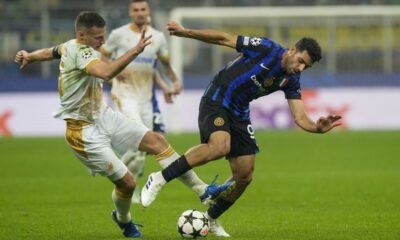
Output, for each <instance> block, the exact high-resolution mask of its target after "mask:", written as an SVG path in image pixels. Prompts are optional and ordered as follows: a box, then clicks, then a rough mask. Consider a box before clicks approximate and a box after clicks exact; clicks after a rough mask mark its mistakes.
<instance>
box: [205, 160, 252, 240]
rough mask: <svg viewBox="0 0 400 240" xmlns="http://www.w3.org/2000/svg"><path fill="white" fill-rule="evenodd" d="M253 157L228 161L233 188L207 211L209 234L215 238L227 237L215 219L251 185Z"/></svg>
mask: <svg viewBox="0 0 400 240" xmlns="http://www.w3.org/2000/svg"><path fill="white" fill-rule="evenodd" d="M254 161H255V155H246V156H240V157H236V158H231V159H229V163H230V166H231V170H232V178H233V180H234V181H235V183H236V184H235V186H234V188H232V189H231V191H229V192H227V194H224V196H222V197H220V198H219V199H218V200H217V201H216V203H215V204H214V205H213V206H211V207H210V208H209V209H208V211H207V216H208V218H209V220H210V232H212V233H214V234H215V235H216V236H220V237H229V234H228V233H227V232H226V231H225V230H224V229H223V227H222V226H221V224H220V223H219V222H218V221H217V218H218V217H219V216H221V215H222V214H223V213H224V212H225V211H226V210H228V209H229V208H230V207H231V206H232V205H233V204H234V203H235V201H236V200H237V199H239V197H240V196H241V195H242V194H243V192H244V191H245V190H246V188H247V186H248V185H249V184H250V183H251V180H252V176H253V170H254Z"/></svg>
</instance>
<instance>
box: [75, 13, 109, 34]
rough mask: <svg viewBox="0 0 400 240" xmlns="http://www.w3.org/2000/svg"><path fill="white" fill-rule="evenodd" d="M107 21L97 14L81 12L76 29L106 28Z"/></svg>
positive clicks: (76, 22) (77, 18) (76, 21)
mask: <svg viewBox="0 0 400 240" xmlns="http://www.w3.org/2000/svg"><path fill="white" fill-rule="evenodd" d="M105 25H106V21H104V19H103V18H102V17H101V16H100V15H99V14H98V13H96V12H88V11H83V12H80V13H79V15H78V16H77V17H76V20H75V29H76V30H77V29H79V28H81V27H84V28H86V29H89V28H92V27H104V26H105Z"/></svg>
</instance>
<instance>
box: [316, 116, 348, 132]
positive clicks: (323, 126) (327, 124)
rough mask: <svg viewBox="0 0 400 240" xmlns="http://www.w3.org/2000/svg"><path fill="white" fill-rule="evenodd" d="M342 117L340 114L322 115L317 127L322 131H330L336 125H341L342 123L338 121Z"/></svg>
mask: <svg viewBox="0 0 400 240" xmlns="http://www.w3.org/2000/svg"><path fill="white" fill-rule="evenodd" d="M340 119H342V117H341V116H339V115H329V116H327V117H320V118H319V119H318V121H317V129H318V131H319V132H321V133H325V132H328V131H329V130H331V129H332V128H334V127H337V126H340V125H341V123H340V122H338V121H339V120H340Z"/></svg>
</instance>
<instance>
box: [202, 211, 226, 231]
mask: <svg viewBox="0 0 400 240" xmlns="http://www.w3.org/2000/svg"><path fill="white" fill-rule="evenodd" d="M205 215H206V216H207V218H208V227H209V231H210V232H211V233H213V234H214V235H215V236H217V237H230V236H231V235H229V233H227V232H226V231H225V229H224V228H223V227H222V225H221V223H220V222H219V221H218V220H217V219H214V218H211V217H210V216H209V215H208V213H207V212H205Z"/></svg>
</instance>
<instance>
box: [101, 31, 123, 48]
mask: <svg viewBox="0 0 400 240" xmlns="http://www.w3.org/2000/svg"><path fill="white" fill-rule="evenodd" d="M119 40H120V39H118V34H117V33H116V32H115V31H111V33H110V36H108V39H107V41H106V42H105V43H104V44H103V46H101V47H102V48H103V49H104V50H106V51H107V52H108V53H112V52H114V51H115V50H116V49H117V47H118V41H119Z"/></svg>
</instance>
